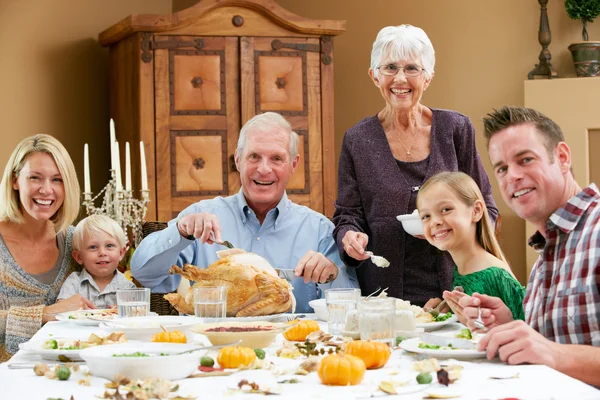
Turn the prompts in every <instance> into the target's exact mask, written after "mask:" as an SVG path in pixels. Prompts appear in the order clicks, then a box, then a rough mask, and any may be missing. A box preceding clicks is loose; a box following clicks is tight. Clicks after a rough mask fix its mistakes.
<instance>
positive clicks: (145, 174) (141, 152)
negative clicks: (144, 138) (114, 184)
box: [140, 142, 148, 190]
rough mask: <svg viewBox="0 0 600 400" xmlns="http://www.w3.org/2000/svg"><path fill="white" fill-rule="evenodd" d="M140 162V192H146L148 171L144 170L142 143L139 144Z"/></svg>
mask: <svg viewBox="0 0 600 400" xmlns="http://www.w3.org/2000/svg"><path fill="white" fill-rule="evenodd" d="M140 161H141V165H142V190H148V171H147V170H146V151H145V150H144V142H140Z"/></svg>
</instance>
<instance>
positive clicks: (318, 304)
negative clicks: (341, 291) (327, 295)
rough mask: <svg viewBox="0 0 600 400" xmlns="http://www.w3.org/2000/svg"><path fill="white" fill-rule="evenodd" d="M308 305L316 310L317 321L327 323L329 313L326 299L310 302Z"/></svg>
mask: <svg viewBox="0 0 600 400" xmlns="http://www.w3.org/2000/svg"><path fill="white" fill-rule="evenodd" d="M308 305H309V306H311V307H312V309H313V310H315V314H317V319H319V320H321V321H325V322H327V319H328V318H329V311H328V310H327V303H326V302H325V299H315V300H311V301H309V302H308Z"/></svg>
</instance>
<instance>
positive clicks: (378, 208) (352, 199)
mask: <svg viewBox="0 0 600 400" xmlns="http://www.w3.org/2000/svg"><path fill="white" fill-rule="evenodd" d="M432 112H433V117H432V123H431V143H430V154H429V157H427V158H426V159H425V160H422V161H418V162H416V163H406V162H400V161H398V160H396V159H395V158H394V156H393V154H392V151H391V149H390V146H389V143H388V141H387V138H386V135H385V132H384V130H383V128H382V126H381V123H380V122H379V119H378V118H377V116H373V117H368V118H365V119H363V120H362V121H360V122H359V123H357V124H356V125H355V126H353V127H352V128H350V129H349V130H348V131H347V132H346V134H345V136H344V141H343V144H342V151H341V154H340V161H339V166H338V171H339V172H338V176H339V178H338V198H337V201H336V203H335V206H336V211H335V215H334V223H335V230H334V232H333V235H334V238H335V239H336V241H337V244H338V247H339V250H340V254H341V256H342V260H343V261H344V262H345V263H346V265H348V266H350V267H359V268H358V270H357V274H358V280H359V283H360V287H361V289H362V293H363V294H368V293H371V292H373V291H374V290H375V289H376V288H377V287H378V286H381V287H382V288H386V287H389V289H388V294H389V295H390V296H393V297H397V298H401V299H404V300H410V301H411V302H412V303H414V304H419V305H423V304H425V302H427V300H429V299H430V298H432V297H441V295H442V291H443V290H447V289H451V286H452V268H453V265H454V263H453V262H452V258H451V257H450V255H449V254H448V253H447V252H441V251H440V250H438V249H436V248H435V247H433V246H431V245H430V244H429V243H428V242H427V241H426V240H424V239H417V238H414V237H413V236H411V235H410V234H408V233H406V232H405V231H404V230H403V229H402V224H401V223H400V222H399V221H398V220H396V216H397V215H401V214H410V213H412V212H413V210H414V209H415V208H416V197H417V193H418V192H417V190H415V187H416V186H420V185H421V184H422V183H424V182H425V181H426V180H427V179H428V178H429V177H431V176H432V175H435V174H436V173H438V172H442V171H462V172H464V173H466V174H468V175H469V176H471V177H472V178H473V179H474V180H475V182H477V184H478V185H479V188H480V189H481V192H482V193H483V196H484V198H485V203H486V205H487V207H488V212H489V215H490V216H491V217H492V219H493V220H494V221H495V220H496V218H497V216H498V209H497V208H496V204H495V202H494V199H493V197H492V187H491V185H490V181H489V178H488V176H487V174H486V172H485V170H484V168H483V165H482V164H481V159H480V158H479V153H478V152H477V148H476V146H475V129H474V128H473V124H472V123H471V121H470V120H469V118H468V117H466V116H465V115H462V114H460V113H457V112H455V111H448V110H441V109H432ZM349 230H353V231H357V232H364V233H366V234H367V235H368V236H369V244H368V245H367V250H371V251H372V252H373V253H375V254H377V255H380V256H383V257H385V258H387V259H388V260H389V261H390V262H391V265H390V267H388V268H378V267H376V266H375V265H373V263H371V261H370V260H365V261H362V262H361V261H357V260H355V259H353V258H351V257H349V256H348V255H347V254H346V252H345V251H344V247H343V245H342V239H343V238H344V235H345V234H346V232H347V231H349Z"/></svg>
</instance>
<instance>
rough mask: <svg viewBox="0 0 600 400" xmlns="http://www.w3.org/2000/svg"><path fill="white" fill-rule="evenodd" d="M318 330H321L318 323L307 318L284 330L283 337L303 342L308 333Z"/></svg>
mask: <svg viewBox="0 0 600 400" xmlns="http://www.w3.org/2000/svg"><path fill="white" fill-rule="evenodd" d="M319 330H321V327H320V326H319V323H318V322H316V321H313V320H310V319H308V320H306V321H302V322H300V323H299V324H298V325H296V326H294V327H293V328H290V329H288V330H287V331H285V332H284V333H283V337H284V338H286V339H287V340H291V341H294V342H303V341H305V340H306V337H307V336H308V335H309V334H311V333H312V332H316V331H319Z"/></svg>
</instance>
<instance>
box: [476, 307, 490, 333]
mask: <svg viewBox="0 0 600 400" xmlns="http://www.w3.org/2000/svg"><path fill="white" fill-rule="evenodd" d="M477 311H478V313H479V314H478V315H477V319H476V320H475V321H473V325H475V328H477V329H481V330H484V331H487V327H486V326H485V324H484V323H483V320H482V319H481V307H477Z"/></svg>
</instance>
